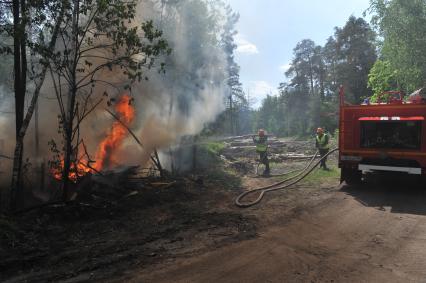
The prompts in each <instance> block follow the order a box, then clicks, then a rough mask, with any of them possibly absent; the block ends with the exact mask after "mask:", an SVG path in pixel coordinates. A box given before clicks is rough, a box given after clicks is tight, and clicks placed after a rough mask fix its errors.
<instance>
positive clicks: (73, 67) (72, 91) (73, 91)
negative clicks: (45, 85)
mask: <svg viewBox="0 0 426 283" xmlns="http://www.w3.org/2000/svg"><path fill="white" fill-rule="evenodd" d="M73 6H74V7H73V16H72V17H73V19H72V42H71V43H72V44H73V45H74V48H73V54H72V57H71V58H72V59H71V62H70V71H69V72H70V74H71V82H70V86H69V92H68V95H69V97H68V101H67V110H66V117H65V118H66V120H65V121H64V123H65V125H64V131H65V149H64V168H63V170H62V182H63V192H62V200H63V201H64V202H65V201H67V200H68V187H69V173H70V169H71V164H72V161H71V157H72V154H73V152H72V151H73V148H72V142H73V141H72V133H73V126H74V109H75V102H76V95H77V64H78V21H79V14H80V9H79V8H80V1H79V0H74V1H73Z"/></svg>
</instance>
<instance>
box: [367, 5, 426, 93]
mask: <svg viewBox="0 0 426 283" xmlns="http://www.w3.org/2000/svg"><path fill="white" fill-rule="evenodd" d="M370 4H371V6H370V12H371V13H372V23H373V24H374V26H375V28H376V30H377V31H378V32H379V33H380V35H381V36H382V38H383V42H381V46H382V48H381V57H382V58H381V59H382V60H383V61H386V62H389V66H388V67H389V69H390V71H391V72H393V74H394V76H395V80H396V81H397V82H398V88H399V89H400V90H404V91H405V92H406V93H410V92H412V91H414V90H415V89H417V88H420V87H423V86H424V84H425V82H426V81H425V78H426V53H425V52H424V50H426V41H425V40H423V39H424V38H425V37H426V2H425V1H422V0H410V1H406V0H392V1H384V0H371V1H370Z"/></svg>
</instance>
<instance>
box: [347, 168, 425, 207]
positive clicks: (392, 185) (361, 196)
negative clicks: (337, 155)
mask: <svg viewBox="0 0 426 283" xmlns="http://www.w3.org/2000/svg"><path fill="white" fill-rule="evenodd" d="M341 191H342V192H345V193H347V194H349V195H351V196H353V197H354V198H355V199H356V200H357V201H358V202H360V203H362V204H363V205H365V206H368V207H374V208H377V209H380V210H383V211H390V212H392V213H406V214H415V215H426V186H425V185H424V183H422V182H421V181H420V180H419V179H417V178H415V177H412V178H407V177H406V176H392V178H389V177H386V178H385V179H383V178H380V179H376V180H374V181H373V180H367V181H366V182H363V183H362V184H360V185H347V184H345V183H343V184H342V187H341Z"/></svg>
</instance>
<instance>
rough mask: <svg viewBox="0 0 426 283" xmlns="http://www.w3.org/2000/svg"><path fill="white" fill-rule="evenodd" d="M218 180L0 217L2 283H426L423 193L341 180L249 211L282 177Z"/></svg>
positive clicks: (272, 197) (297, 190)
mask: <svg viewBox="0 0 426 283" xmlns="http://www.w3.org/2000/svg"><path fill="white" fill-rule="evenodd" d="M243 163H246V161H243ZM330 163H333V161H331V162H330ZM302 165H303V161H299V162H293V161H292V162H287V163H285V164H280V165H277V164H273V165H272V171H273V172H275V173H277V172H280V171H281V172H283V171H284V172H286V171H288V170H290V169H294V168H301V167H302ZM243 169H244V168H243ZM217 172H218V171H215V170H213V171H210V172H209V173H207V172H204V173H205V174H207V175H209V176H207V175H204V176H202V175H201V176H200V178H201V179H200V180H201V181H199V179H198V177H197V178H195V179H194V178H192V177H191V178H189V179H188V178H183V179H182V180H180V181H179V180H178V181H177V183H176V184H175V185H173V186H171V187H168V188H167V189H147V188H146V187H144V186H142V187H141V188H139V189H137V188H135V187H133V186H131V187H130V188H129V190H130V191H129V192H135V190H136V192H137V194H130V196H129V197H123V198H120V199H117V200H116V199H115V198H114V200H115V201H114V203H106V204H105V205H102V206H99V205H97V206H84V205H81V204H76V206H75V207H74V206H64V207H62V206H61V207H46V208H44V209H41V210H36V211H32V212H31V213H27V214H24V215H21V216H19V217H16V218H14V219H10V220H8V219H1V218H0V229H3V230H5V228H7V229H9V230H6V233H0V236H1V237H0V244H1V245H0V254H1V257H0V282H67V283H70V282H422V281H423V282H426V261H425V260H424V259H425V258H426V190H425V189H424V187H423V188H422V187H420V186H419V184H418V183H416V182H413V183H405V182H403V181H401V180H399V179H398V178H396V179H397V180H396V181H399V182H388V183H387V184H386V185H383V183H368V184H364V185H362V186H346V185H340V184H339V180H338V177H337V174H335V175H334V177H327V178H325V179H324V178H323V179H321V180H320V181H315V182H312V180H311V181H309V180H305V181H303V182H301V183H298V184H297V185H295V186H293V187H291V188H289V189H287V190H283V191H276V192H273V193H270V194H268V195H267V196H266V197H265V199H264V200H263V201H262V202H261V203H260V204H259V205H256V206H253V207H250V208H246V209H241V208H238V207H236V206H235V205H234V200H235V197H236V196H237V195H238V194H240V193H241V192H243V191H244V190H249V189H253V188H256V187H259V186H264V185H267V184H271V183H273V182H276V181H277V180H280V178H258V177H256V176H255V175H254V174H245V175H243V176H240V177H241V179H240V178H239V177H238V176H235V175H232V174H231V175H228V176H224V175H210V174H215V173H217ZM240 181H241V182H242V183H240ZM378 184H381V185H378ZM0 232H2V231H1V230H0Z"/></svg>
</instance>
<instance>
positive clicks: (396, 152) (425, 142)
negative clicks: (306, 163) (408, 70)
mask: <svg viewBox="0 0 426 283" xmlns="http://www.w3.org/2000/svg"><path fill="white" fill-rule="evenodd" d="M419 93H420V91H419ZM419 93H418V94H417V95H416V94H414V95H410V97H408V98H409V99H405V98H404V94H403V93H401V92H387V93H384V94H383V95H382V96H381V97H379V98H378V99H377V100H378V101H377V102H376V103H370V102H369V100H367V101H365V102H364V103H363V104H361V105H349V104H347V103H345V98H344V91H343V87H341V88H340V116H339V167H340V168H341V181H342V182H343V181H346V183H348V184H353V183H358V182H360V181H361V178H362V176H363V174H365V173H374V172H384V171H385V172H402V173H406V174H413V175H419V176H420V175H424V174H426V125H425V118H426V100H425V99H423V98H422V97H421V96H420V95H419Z"/></svg>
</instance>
